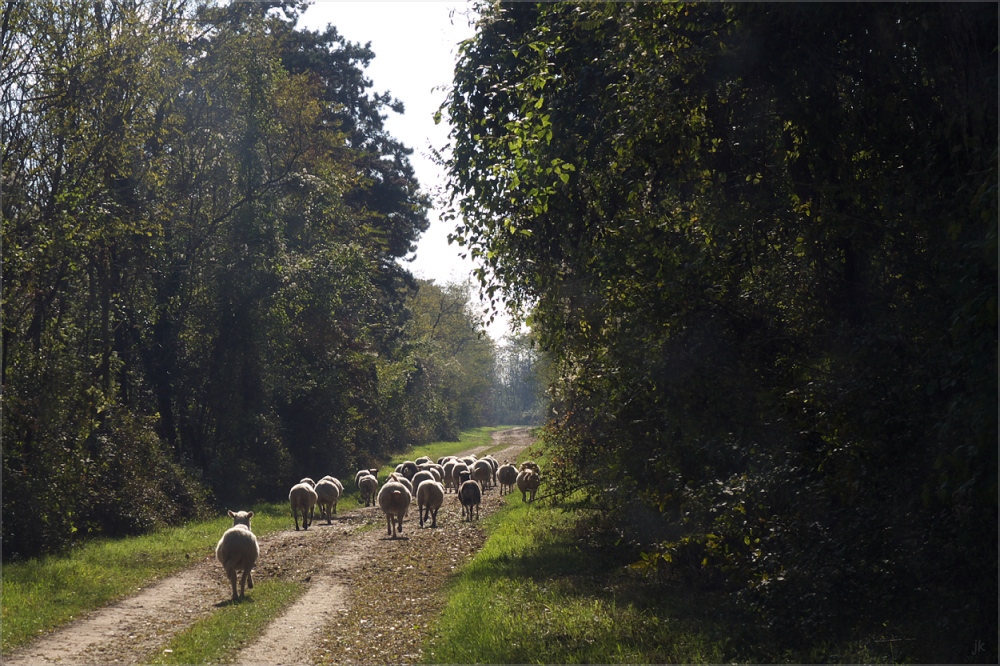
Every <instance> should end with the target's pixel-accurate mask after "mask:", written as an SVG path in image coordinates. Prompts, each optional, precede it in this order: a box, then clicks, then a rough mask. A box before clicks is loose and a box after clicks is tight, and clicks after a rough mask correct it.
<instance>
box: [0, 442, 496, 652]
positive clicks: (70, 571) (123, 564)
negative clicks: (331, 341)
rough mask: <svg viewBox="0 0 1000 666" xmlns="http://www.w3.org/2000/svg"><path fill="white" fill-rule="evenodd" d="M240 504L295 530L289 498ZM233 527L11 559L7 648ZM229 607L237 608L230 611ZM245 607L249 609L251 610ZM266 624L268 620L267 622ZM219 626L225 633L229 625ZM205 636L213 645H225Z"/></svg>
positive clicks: (345, 504)
mask: <svg viewBox="0 0 1000 666" xmlns="http://www.w3.org/2000/svg"><path fill="white" fill-rule="evenodd" d="M498 429H501V428H498V427H495V428H477V429H475V430H470V431H466V432H463V433H462V438H461V441H459V442H438V443H434V444H429V445H427V446H422V447H418V448H416V449H413V450H411V451H407V452H406V453H405V454H401V455H400V456H397V457H398V458H399V460H405V459H410V460H412V459H414V458H416V457H419V456H421V455H428V456H431V457H433V458H437V457H439V456H441V455H446V454H449V453H454V452H457V451H462V450H465V449H468V448H471V447H474V446H483V445H488V444H489V442H490V436H491V434H492V433H493V432H494V431H495V430H498ZM387 469H388V468H387ZM341 481H342V482H343V483H344V491H345V496H344V497H343V498H342V499H341V500H340V502H339V503H338V505H337V511H338V513H340V512H342V511H350V510H351V509H354V508H356V507H358V506H359V503H358V497H357V490H356V488H355V487H354V478H353V475H352V476H351V477H350V478H344V479H341ZM233 509H234V510H237V509H240V510H252V511H254V518H253V530H254V533H256V534H257V535H258V536H265V535H267V534H270V533H272V532H276V531H279V530H284V529H289V528H290V527H291V525H292V518H291V514H290V512H289V509H288V505H287V504H285V503H284V502H278V503H275V504H261V505H255V506H245V507H244V506H241V507H233ZM231 526H232V520H231V519H230V518H229V517H227V516H225V515H221V516H220V517H218V518H216V519H213V520H208V521H198V522H193V523H189V524H187V525H184V526H180V527H170V528H164V529H161V530H158V531H156V532H154V533H151V534H148V535H144V536H140V537H130V538H125V539H105V540H94V541H90V542H87V543H85V544H83V545H81V546H78V547H76V548H73V549H72V550H70V551H69V552H66V553H64V554H60V555H56V556H49V557H45V558H38V559H33V560H28V561H25V562H13V563H9V564H4V566H3V588H2V620H3V621H2V644H0V645H2V648H0V649H2V651H3V652H7V651H9V650H12V649H14V648H16V647H18V646H21V645H24V644H26V643H28V642H29V641H31V640H32V639H34V638H36V637H37V636H39V635H40V634H43V633H45V632H47V631H51V630H53V629H55V628H57V627H59V626H60V625H62V624H65V623H66V622H69V621H71V620H72V619H73V618H75V617H78V616H80V615H82V614H83V613H86V612H88V611H91V610H93V609H95V608H99V607H101V606H103V605H105V604H107V603H109V602H111V601H113V600H115V599H118V598H121V597H124V596H128V595H130V594H134V593H135V592H137V591H138V590H139V589H141V588H143V587H146V586H148V585H150V584H151V583H153V582H155V581H157V580H159V579H161V578H164V577H166V576H168V575H170V574H173V573H176V572H177V571H180V570H181V569H184V568H185V567H187V566H189V565H190V564H192V563H193V562H196V561H198V560H200V559H201V558H203V557H205V556H208V555H211V554H212V553H213V552H214V550H215V544H216V543H218V540H219V537H220V536H221V535H222V533H223V532H225V530H226V529H228V528H229V527H231ZM268 589H269V586H265V585H263V584H262V585H261V586H260V591H259V590H258V588H257V587H255V588H254V597H253V598H254V599H256V601H254V602H253V604H254V605H253V608H252V610H253V612H254V613H260V614H261V615H260V616H261V618H264V617H265V616H268V615H267V614H268V613H271V615H270V616H268V617H273V615H274V614H276V613H277V612H278V610H275V608H278V605H272V604H270V602H268V601H266V599H265V596H264V595H270V594H271V592H268V591H267V590H268ZM288 594H289V593H288V592H287V591H285V592H281V593H279V592H278V589H277V587H276V588H274V595H275V597H276V598H277V597H281V598H282V599H287V598H288V596H287V595H288ZM268 598H269V597H268ZM277 603H278V602H275V604H277ZM238 607H242V605H241V606H238ZM224 610H225V611H227V612H235V611H229V609H228V608H226V609H224ZM245 610H247V612H249V611H250V609H249V608H247V609H245ZM279 610H280V609H279ZM241 612H242V611H241ZM213 617H214V615H213ZM260 621H261V622H265V623H266V621H267V620H266V619H261V620H260ZM206 622H208V621H206ZM200 624H201V623H199V625H200ZM196 626H198V625H196ZM197 631H201V629H198V630H197ZM217 631H221V632H222V633H225V632H226V631H228V629H217ZM210 633H211V632H210ZM198 640H203V639H201V638H199V639H198ZM205 640H206V642H207V643H209V644H212V643H219V642H220V641H219V640H207V639H205ZM180 649H181V648H178V650H177V651H179V650H180ZM184 649H185V650H187V649H188V648H187V647H185V648H184ZM177 651H175V653H176V652H177ZM185 658H187V657H185Z"/></svg>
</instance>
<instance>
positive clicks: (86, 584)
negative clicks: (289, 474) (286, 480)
mask: <svg viewBox="0 0 1000 666" xmlns="http://www.w3.org/2000/svg"><path fill="white" fill-rule="evenodd" d="M241 509H244V510H252V511H253V512H254V518H253V529H254V533H256V534H257V535H258V536H263V535H266V534H270V533H271V532H275V531H277V530H281V529H286V528H287V523H288V521H289V520H290V518H289V516H287V515H286V514H287V513H288V511H287V507H286V506H285V505H284V504H280V503H279V504H261V505H256V506H252V507H241ZM232 525H233V521H232V519H231V518H229V517H228V516H220V517H219V518H215V519H213V520H207V521H206V520H202V521H197V522H192V523H188V524H187V525H183V526H178V527H168V528H164V529H160V530H157V531H155V532H153V533H151V534H146V535H143V536H138V537H128V538H124V539H99V540H94V541H90V542H87V543H85V544H83V545H81V546H78V547H76V548H73V549H72V550H70V551H69V552H67V553H65V554H61V555H52V556H48V557H44V558H39V559H32V560H27V561H24V562H11V563H8V564H4V565H3V641H2V649H3V651H4V652H6V651H8V650H11V649H13V648H15V647H18V646H20V645H24V644H25V643H27V642H28V641H30V640H32V639H33V638H35V637H36V636H38V635H40V634H43V633H45V632H46V631H49V630H51V629H54V628H55V627H58V626H59V625H61V624H64V623H65V622H69V621H70V620H72V619H73V618H75V617H77V616H80V615H82V614H83V613H86V612H88V611H90V610H93V609H94V608H98V607H100V606H103V605H105V604H107V603H109V602H111V601H113V600H115V599H118V598H121V597H124V596H127V595H129V594H133V593H135V592H137V591H139V590H140V589H141V588H143V587H145V586H147V585H150V584H152V583H154V582H156V581H158V580H160V579H161V578H164V577H166V576H169V575H170V574H173V573H176V572H177V571H180V570H181V569H184V568H185V567H187V566H189V565H190V564H192V563H193V562H197V561H199V560H201V559H202V558H204V557H206V556H208V555H211V554H212V553H214V552H215V544H217V543H218V541H219V537H221V536H222V533H223V532H225V531H226V530H227V529H229V528H230V527H232Z"/></svg>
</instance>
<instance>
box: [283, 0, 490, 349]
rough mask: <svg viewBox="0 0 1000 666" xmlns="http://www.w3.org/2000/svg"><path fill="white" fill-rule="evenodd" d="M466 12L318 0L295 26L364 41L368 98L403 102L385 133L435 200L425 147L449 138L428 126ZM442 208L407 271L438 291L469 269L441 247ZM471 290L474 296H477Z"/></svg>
mask: <svg viewBox="0 0 1000 666" xmlns="http://www.w3.org/2000/svg"><path fill="white" fill-rule="evenodd" d="M470 21H471V15H470V9H469V5H468V4H466V3H463V2H454V1H451V0H436V1H422V2H381V1H377V2H349V1H345V0H317V2H316V3H315V4H314V5H312V6H311V7H309V9H307V10H306V11H305V12H304V13H303V14H302V16H301V17H300V18H299V26H300V27H303V28H309V29H310V30H321V29H323V28H325V27H326V25H327V24H332V25H333V26H335V27H336V28H337V32H338V33H340V35H341V36H343V37H344V38H345V39H347V40H349V41H351V42H359V43H361V44H366V43H368V42H371V49H372V51H373V52H374V53H375V58H374V59H373V60H372V62H371V64H370V65H369V66H368V68H367V69H366V70H365V76H366V77H367V78H369V79H371V81H372V83H373V86H372V92H376V93H384V92H386V91H388V92H389V93H391V94H392V96H393V97H395V98H396V99H399V100H400V101H402V102H403V104H404V106H405V107H406V111H405V113H404V114H402V115H400V114H397V113H393V112H389V114H388V118H387V119H386V122H385V126H386V129H387V130H388V131H389V133H390V134H391V135H392V136H394V137H396V138H397V139H399V140H400V141H402V142H403V144H404V145H406V146H407V147H409V148H413V150H414V153H413V155H411V156H410V161H411V163H412V164H413V169H414V171H415V172H416V175H417V179H418V180H419V181H420V185H421V188H422V189H423V190H424V191H425V192H427V193H428V194H430V195H431V196H432V198H435V199H437V198H438V197H439V196H440V189H441V188H442V186H443V185H444V174H443V171H442V169H441V168H440V167H438V166H437V165H436V164H434V162H433V160H432V159H431V157H430V149H431V146H433V147H435V148H439V149H440V148H441V147H443V146H444V144H445V143H446V142H447V139H448V126H447V124H446V123H445V122H444V121H442V122H441V124H439V125H435V124H434V113H435V112H436V111H437V110H438V108H439V107H440V106H441V104H442V103H443V102H444V99H445V95H446V88H447V86H449V85H450V84H451V80H452V74H453V72H454V66H455V59H456V58H457V56H458V44H459V42H461V41H462V40H464V39H468V38H469V37H472V35H473V34H474V32H475V30H474V28H473V27H472V26H471V25H470ZM441 213H442V206H440V205H439V204H438V202H437V201H435V206H434V208H433V209H432V210H431V211H430V212H429V214H428V217H429V219H430V228H429V229H428V230H427V231H426V232H424V234H423V235H422V236H421V238H420V241H419V243H418V244H417V252H416V258H415V259H414V261H413V262H412V263H410V264H409V268H410V270H411V271H412V272H413V273H414V275H416V276H417V277H419V278H423V279H428V280H434V281H435V282H437V283H438V284H444V283H446V282H464V281H465V280H467V279H468V278H469V277H470V274H471V271H472V269H473V263H472V261H471V260H463V259H461V258H460V256H459V253H460V248H459V247H458V246H457V245H454V244H453V245H449V244H448V233H449V232H451V231H452V230H453V228H454V225H453V224H449V223H447V222H444V221H443V220H442V219H441ZM477 291H478V290H477ZM488 331H489V334H490V336H491V337H492V338H493V339H494V340H499V339H500V337H501V336H503V335H504V334H505V333H506V332H507V318H506V317H498V321H497V322H495V323H494V324H493V326H491V327H490V328H489V329H488Z"/></svg>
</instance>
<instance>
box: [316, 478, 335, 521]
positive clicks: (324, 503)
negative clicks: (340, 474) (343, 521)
mask: <svg viewBox="0 0 1000 666" xmlns="http://www.w3.org/2000/svg"><path fill="white" fill-rule="evenodd" d="M340 493H341V489H340V487H339V486H338V485H337V484H336V483H334V479H322V480H321V481H320V482H319V483H317V484H316V495H317V500H316V504H317V505H319V519H320V520H323V518H324V517H326V524H327V525H332V524H333V514H335V513H337V502H339V501H340Z"/></svg>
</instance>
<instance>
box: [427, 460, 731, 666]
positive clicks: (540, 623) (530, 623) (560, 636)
mask: <svg viewBox="0 0 1000 666" xmlns="http://www.w3.org/2000/svg"><path fill="white" fill-rule="evenodd" d="M522 457H523V456H522ZM537 459H538V460H541V461H544V457H541V456H540V457H539V458H537ZM543 470H544V464H543ZM579 520H580V515H579V514H578V513H576V512H567V511H562V510H559V509H556V508H553V507H551V506H547V503H544V502H535V503H533V504H530V505H529V504H524V503H523V502H522V501H521V497H520V493H517V492H513V493H511V494H509V495H507V506H505V507H504V508H503V509H501V510H500V511H498V512H497V513H495V514H493V515H492V516H490V518H489V519H487V520H485V521H484V527H485V529H486V531H487V534H488V539H487V541H486V544H485V545H484V547H483V549H482V550H481V551H480V552H479V553H478V554H477V555H476V556H475V557H474V558H473V559H472V560H471V561H470V562H469V563H468V564H467V565H466V566H465V567H464V568H463V569H462V570H461V572H460V573H459V574H458V575H457V576H456V577H455V578H454V579H453V580H452V581H451V584H450V588H449V599H448V605H447V607H446V609H445V611H444V613H443V614H442V616H441V617H440V618H439V620H438V622H437V624H436V625H435V629H434V632H433V634H432V637H431V638H430V639H429V640H428V643H427V644H426V645H425V646H424V661H425V663H485V664H491V663H521V664H525V663H564V664H566V663H633V664H642V663H692V662H702V663H707V662H711V663H718V662H721V661H724V660H725V654H726V645H727V641H726V639H725V635H724V633H722V631H721V627H718V626H716V625H715V624H714V623H713V622H712V621H711V619H710V618H708V617H706V614H705V613H704V612H700V611H695V612H691V609H692V608H695V609H697V608H700V607H701V606H702V605H703V600H702V599H699V598H698V597H697V596H696V595H694V594H692V593H690V592H686V591H684V590H683V589H680V588H665V587H663V586H662V585H660V586H655V585H650V584H649V581H648V580H647V579H646V578H644V577H643V575H642V574H640V573H639V572H636V571H633V570H631V569H629V568H628V567H624V566H621V563H615V562H611V561H608V560H607V559H606V558H605V557H604V556H603V555H601V554H599V553H594V552H591V551H590V550H589V549H588V548H587V547H586V546H584V545H583V544H582V543H581V540H580V537H579V536H578V535H579V534H580V532H579V530H578V529H577V527H578V521H579Z"/></svg>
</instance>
